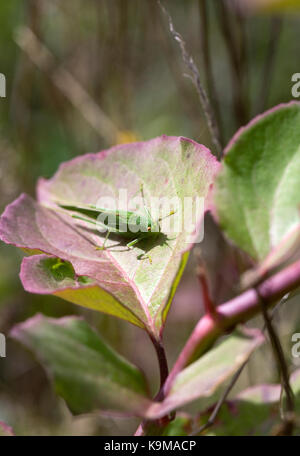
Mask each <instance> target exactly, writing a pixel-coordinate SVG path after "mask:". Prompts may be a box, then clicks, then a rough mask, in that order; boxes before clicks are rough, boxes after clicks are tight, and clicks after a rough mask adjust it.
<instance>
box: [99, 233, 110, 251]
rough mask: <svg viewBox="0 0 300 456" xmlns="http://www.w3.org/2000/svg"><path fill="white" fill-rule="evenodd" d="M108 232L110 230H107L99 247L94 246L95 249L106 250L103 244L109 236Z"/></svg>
mask: <svg viewBox="0 0 300 456" xmlns="http://www.w3.org/2000/svg"><path fill="white" fill-rule="evenodd" d="M110 233H111V231H110V230H107V233H106V236H105V239H104V242H103V244H102V245H101V246H100V247H96V250H106V247H105V244H106V241H107V239H108V238H109V235H110Z"/></svg>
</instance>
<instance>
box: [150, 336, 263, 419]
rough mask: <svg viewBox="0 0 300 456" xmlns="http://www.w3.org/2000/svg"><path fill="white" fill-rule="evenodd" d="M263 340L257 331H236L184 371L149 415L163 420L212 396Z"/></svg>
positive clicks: (152, 407)
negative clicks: (176, 410) (189, 404)
mask: <svg viewBox="0 0 300 456" xmlns="http://www.w3.org/2000/svg"><path fill="white" fill-rule="evenodd" d="M263 341H264V337H263V335H262V333H261V332H259V331H257V330H253V331H251V333H250V332H249V333H245V332H241V331H239V330H237V331H235V332H234V333H233V334H232V335H230V336H228V337H226V338H225V340H223V341H222V342H221V343H220V344H219V345H218V346H217V347H215V348H213V349H212V350H210V351H209V352H207V353H206V354H204V355H203V356H202V357H201V358H200V359H198V360H197V361H195V362H194V363H192V364H190V365H189V366H188V367H186V368H185V369H184V370H183V371H181V372H180V373H179V374H178V375H177V377H176V379H175V381H174V383H173V385H172V387H171V390H170V392H169V394H168V395H167V396H166V398H165V399H164V401H163V402H161V403H160V404H157V403H156V404H154V405H153V406H151V407H150V409H149V410H148V412H147V416H148V417H149V418H152V419H153V418H157V417H161V416H164V415H166V414H167V413H169V412H170V411H172V410H174V409H177V408H178V407H181V406H183V405H184V404H187V403H189V402H192V401H194V400H196V399H199V398H202V399H205V398H208V397H210V396H212V395H213V394H214V393H215V392H216V390H217V389H218V388H219V387H220V386H221V385H222V384H223V383H224V382H225V381H226V380H227V379H228V378H230V377H231V376H232V375H234V373H235V372H236V371H237V370H238V369H239V367H240V366H241V365H242V364H243V363H244V362H245V361H246V360H247V359H248V358H249V357H250V355H251V354H252V352H253V351H254V350H255V349H256V348H257V347H258V346H259V345H261V344H262V343H263Z"/></svg>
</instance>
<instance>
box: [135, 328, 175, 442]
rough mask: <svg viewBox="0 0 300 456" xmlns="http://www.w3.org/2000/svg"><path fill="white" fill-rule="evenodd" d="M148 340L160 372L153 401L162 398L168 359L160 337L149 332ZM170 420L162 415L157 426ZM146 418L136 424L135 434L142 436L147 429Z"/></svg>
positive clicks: (159, 400)
mask: <svg viewBox="0 0 300 456" xmlns="http://www.w3.org/2000/svg"><path fill="white" fill-rule="evenodd" d="M149 337H150V340H151V342H152V344H153V346H154V349H155V352H156V355H157V360H158V364H159V373H160V387H159V391H158V393H157V395H156V396H155V398H154V399H153V400H154V401H157V402H161V401H163V400H164V397H165V396H164V389H163V386H164V384H165V381H166V379H167V378H168V375H169V368H168V361H167V357H166V352H165V348H164V345H163V342H162V339H159V340H157V339H156V338H155V337H153V336H152V335H151V334H149ZM170 421H171V418H170V416H168V415H167V416H164V417H162V418H160V419H159V420H157V421H156V424H157V426H158V427H164V426H166V425H167V424H168V423H169V422H170ZM148 423H149V422H148V420H143V421H142V422H141V423H140V425H139V426H138V428H137V430H136V431H135V434H134V435H135V436H142V435H145V430H146V429H147V425H148Z"/></svg>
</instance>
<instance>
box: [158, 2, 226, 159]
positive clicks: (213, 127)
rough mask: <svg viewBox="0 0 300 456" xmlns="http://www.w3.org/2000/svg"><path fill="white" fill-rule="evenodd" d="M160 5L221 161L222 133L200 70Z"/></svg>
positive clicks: (166, 12)
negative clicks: (188, 71) (195, 91)
mask: <svg viewBox="0 0 300 456" xmlns="http://www.w3.org/2000/svg"><path fill="white" fill-rule="evenodd" d="M158 4H159V6H160V8H161V10H162V12H163V13H164V14H165V16H166V17H167V19H168V22H169V29H170V33H171V35H172V37H173V39H174V40H175V41H176V43H178V45H179V47H180V50H181V55H182V59H183V62H184V64H185V65H186V67H187V68H188V69H189V70H190V73H191V74H190V75H189V77H190V79H191V80H192V82H193V84H194V86H195V88H196V90H197V93H198V96H199V99H200V103H201V106H202V109H203V112H204V115H205V118H206V121H207V125H208V129H209V132H210V135H211V138H212V142H213V144H214V146H215V149H216V154H217V157H218V158H219V159H220V158H221V155H222V146H221V141H220V132H219V128H218V124H217V122H216V119H215V115H214V111H213V109H212V106H211V104H210V101H209V99H208V96H207V94H206V91H205V90H204V87H203V85H202V82H201V78H200V74H199V71H198V68H197V66H196V64H195V62H194V59H193V57H192V56H191V55H190V54H189V53H188V51H187V49H186V44H185V41H184V40H183V38H182V36H181V35H180V34H179V33H178V32H177V31H176V30H175V29H174V25H173V21H172V18H171V16H170V14H169V13H168V11H167V10H166V8H165V7H164V6H163V5H162V4H161V2H160V1H159V0H158Z"/></svg>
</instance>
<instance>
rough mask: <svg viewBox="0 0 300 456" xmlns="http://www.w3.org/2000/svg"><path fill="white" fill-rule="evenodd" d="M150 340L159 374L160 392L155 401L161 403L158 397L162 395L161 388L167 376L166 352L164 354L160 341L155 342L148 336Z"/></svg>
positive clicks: (161, 398)
mask: <svg viewBox="0 0 300 456" xmlns="http://www.w3.org/2000/svg"><path fill="white" fill-rule="evenodd" d="M150 339H151V341H152V343H153V346H154V348H155V352H156V355H157V360H158V364H159V373H160V391H159V393H158V394H157V396H156V398H155V399H156V400H157V401H161V400H163V397H160V396H161V394H162V393H161V391H162V387H163V385H164V384H165V381H166V379H167V377H168V375H169V368H168V361H167V357H166V352H165V348H164V345H163V342H162V340H157V339H155V338H154V337H152V336H150Z"/></svg>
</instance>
